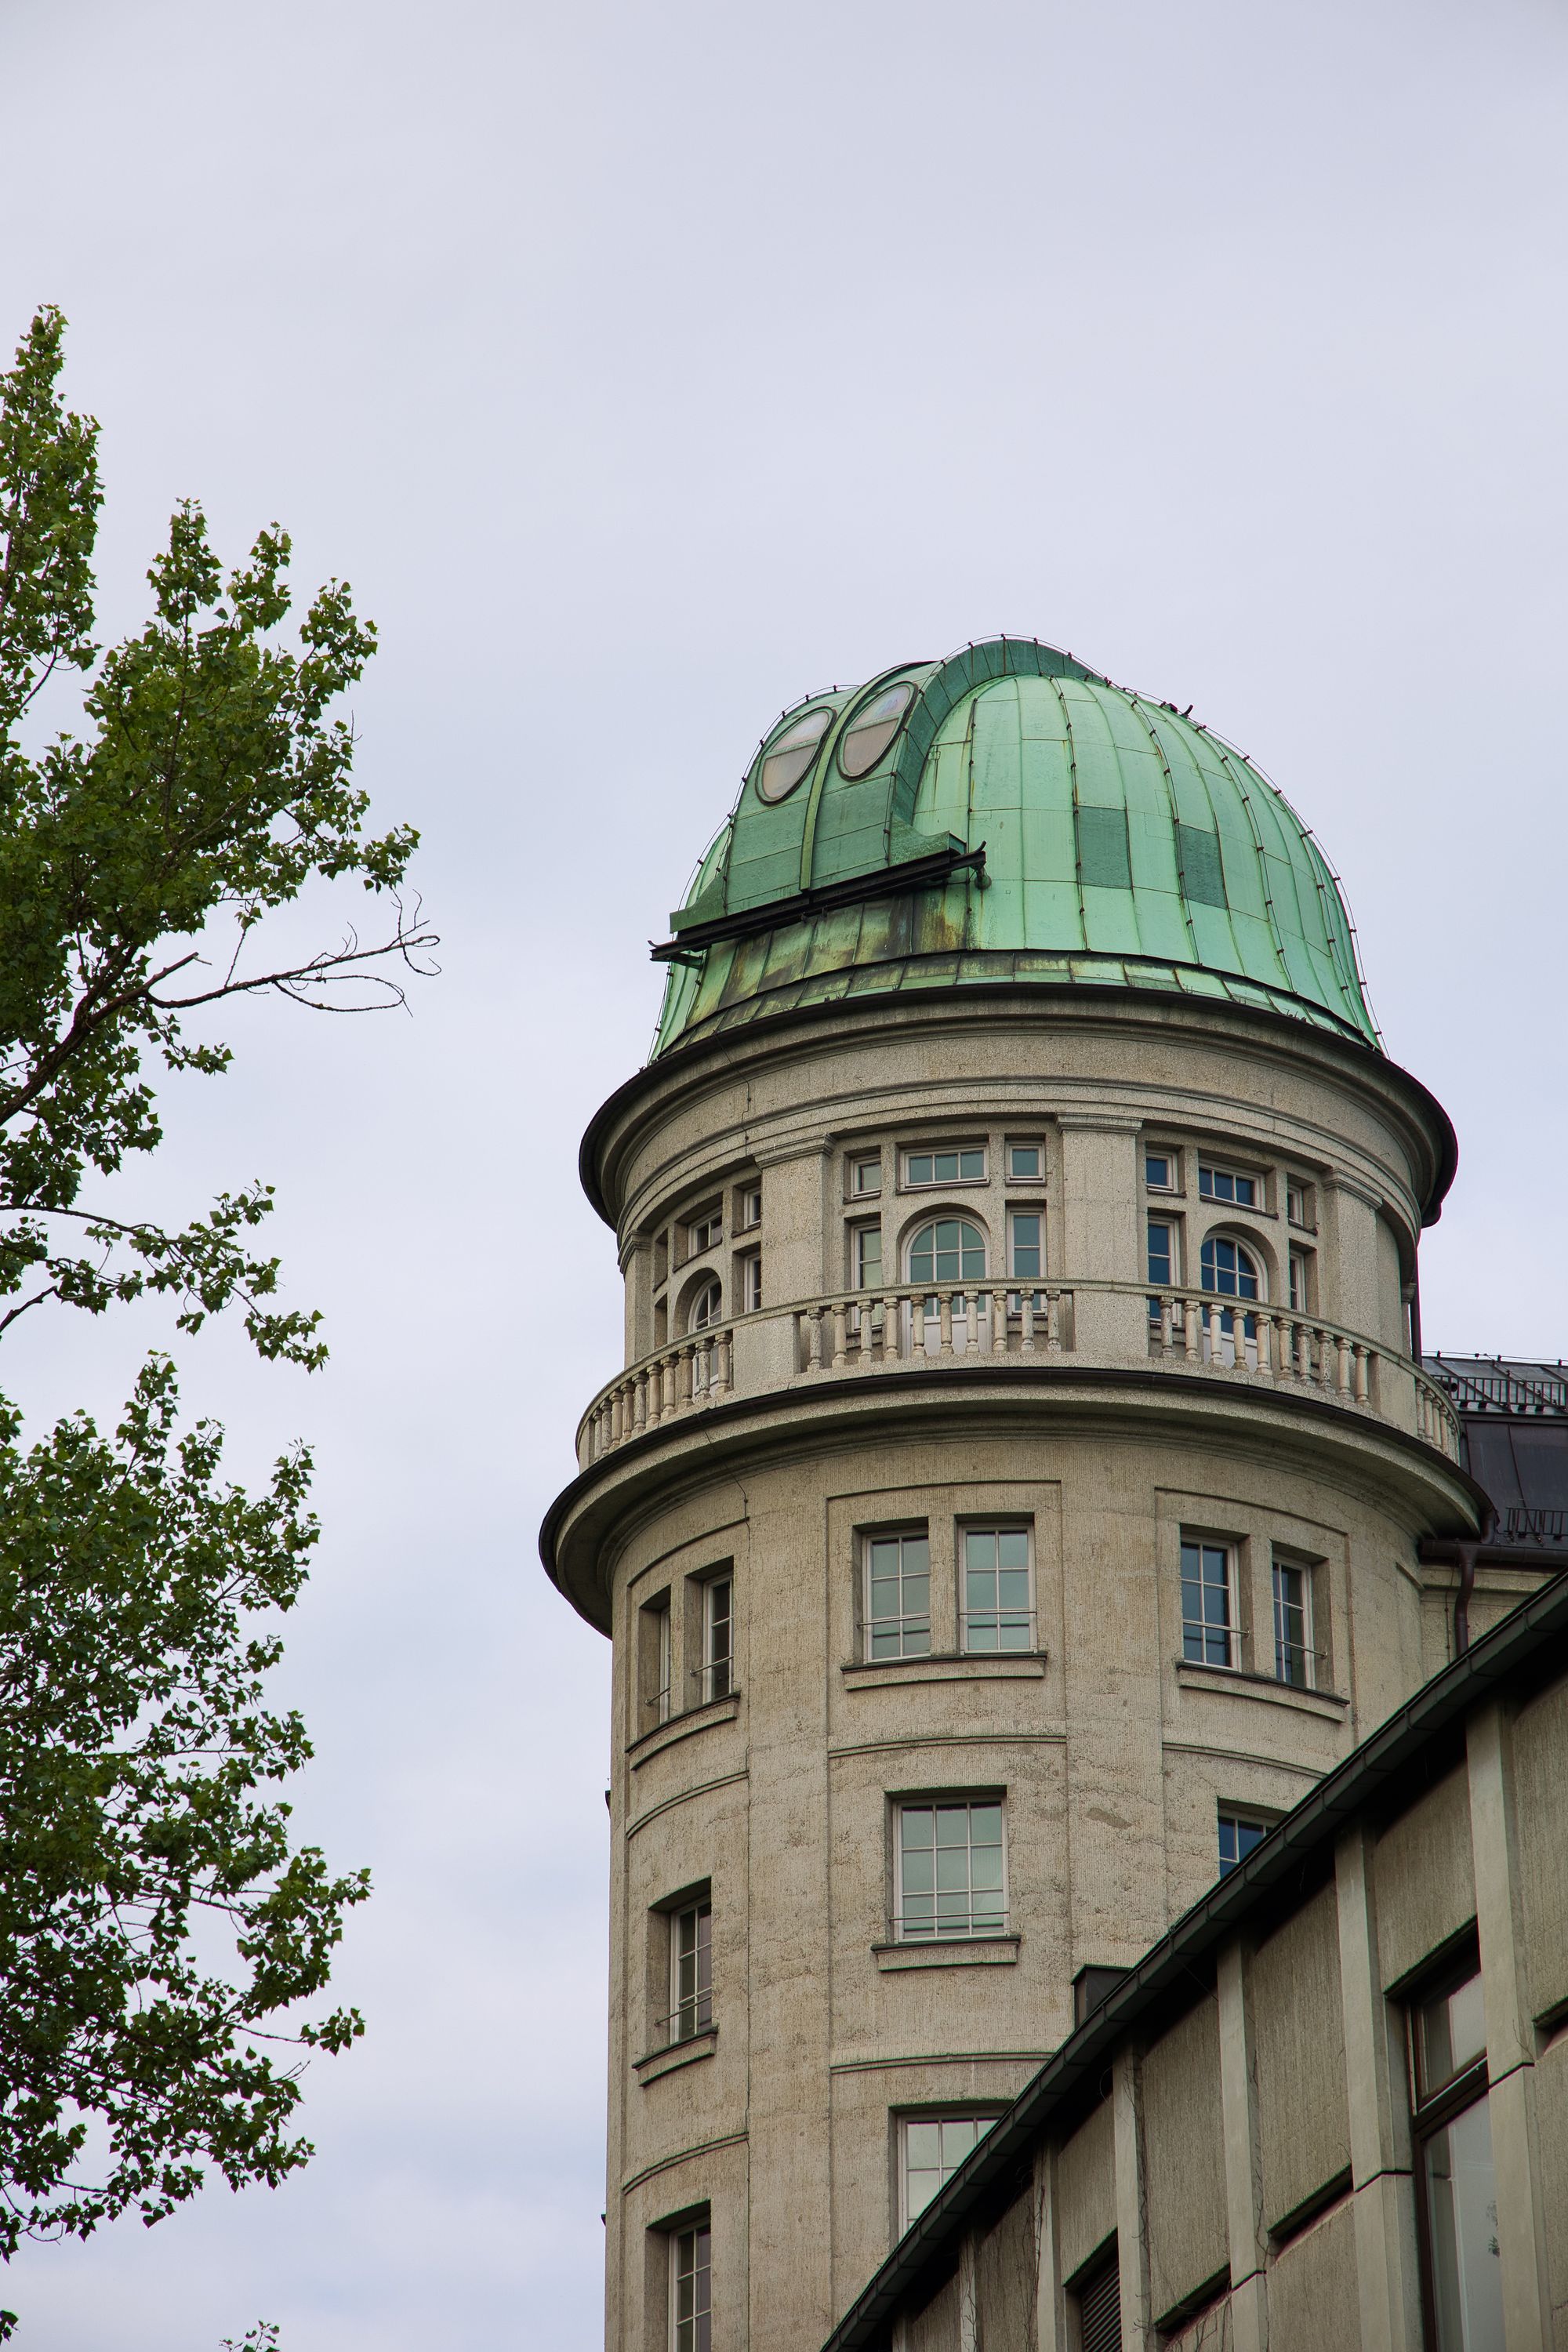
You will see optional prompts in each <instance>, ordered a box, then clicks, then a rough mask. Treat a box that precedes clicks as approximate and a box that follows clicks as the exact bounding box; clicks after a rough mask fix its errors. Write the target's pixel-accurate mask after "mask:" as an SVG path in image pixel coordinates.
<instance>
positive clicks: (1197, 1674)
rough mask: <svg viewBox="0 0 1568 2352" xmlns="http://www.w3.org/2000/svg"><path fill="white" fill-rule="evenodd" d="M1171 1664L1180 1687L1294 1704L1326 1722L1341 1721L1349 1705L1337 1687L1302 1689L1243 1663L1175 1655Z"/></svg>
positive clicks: (1273, 1702)
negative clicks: (1216, 1662) (1219, 1662)
mask: <svg viewBox="0 0 1568 2352" xmlns="http://www.w3.org/2000/svg"><path fill="white" fill-rule="evenodd" d="M1175 1668H1176V1680H1177V1682H1178V1683H1179V1684H1180V1685H1181V1686H1182V1688H1183V1689H1184V1690H1204V1691H1215V1692H1219V1693H1223V1694H1224V1696H1226V1697H1227V1698H1258V1699H1261V1700H1262V1701H1263V1703H1264V1705H1265V1706H1289V1707H1294V1708H1295V1709H1296V1710H1297V1712H1298V1713H1300V1714H1301V1715H1316V1716H1321V1717H1322V1718H1323V1720H1324V1721H1325V1722H1327V1723H1342V1722H1343V1721H1344V1718H1345V1715H1346V1711H1347V1710H1348V1708H1349V1706H1350V1701H1349V1699H1348V1698H1343V1697H1342V1696H1341V1695H1340V1693H1339V1692H1338V1691H1324V1690H1303V1689H1302V1688H1301V1687H1300V1685H1299V1684H1297V1683H1282V1682H1277V1681H1276V1680H1275V1678H1274V1676H1273V1675H1255V1674H1251V1673H1249V1672H1248V1671H1247V1668H1246V1667H1244V1666H1205V1665H1200V1664H1198V1663H1197V1662H1196V1660H1195V1659H1193V1658H1178V1659H1176V1661H1175Z"/></svg>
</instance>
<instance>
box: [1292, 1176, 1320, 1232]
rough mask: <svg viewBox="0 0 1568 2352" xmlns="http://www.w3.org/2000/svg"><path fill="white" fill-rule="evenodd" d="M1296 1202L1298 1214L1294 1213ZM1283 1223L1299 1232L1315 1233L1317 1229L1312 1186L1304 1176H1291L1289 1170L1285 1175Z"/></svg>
mask: <svg viewBox="0 0 1568 2352" xmlns="http://www.w3.org/2000/svg"><path fill="white" fill-rule="evenodd" d="M1298 1202H1300V1210H1301V1213H1300V1216H1298V1215H1297V1213H1296V1206H1297V1203H1298ZM1285 1223H1287V1224H1288V1225H1290V1226H1293V1227H1294V1229H1295V1231H1296V1232H1297V1233H1299V1234H1315V1233H1316V1232H1317V1230H1318V1223H1317V1219H1316V1217H1315V1216H1314V1214H1313V1201H1312V1187H1311V1186H1310V1184H1309V1183H1308V1182H1307V1181H1305V1179H1304V1178H1301V1177H1298V1176H1292V1175H1291V1174H1290V1173H1289V1170H1287V1171H1286V1175H1285Z"/></svg>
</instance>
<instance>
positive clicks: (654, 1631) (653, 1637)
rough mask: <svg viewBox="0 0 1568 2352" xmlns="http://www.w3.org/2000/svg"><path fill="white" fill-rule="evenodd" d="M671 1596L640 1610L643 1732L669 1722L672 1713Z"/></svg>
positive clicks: (639, 1685) (639, 1689)
mask: <svg viewBox="0 0 1568 2352" xmlns="http://www.w3.org/2000/svg"><path fill="white" fill-rule="evenodd" d="M670 1657H671V1643H670V1638H669V1595H668V1592H661V1593H660V1594H659V1595H658V1599H657V1600H655V1601H645V1603H644V1604H643V1606H642V1608H640V1609H639V1610H638V1611H637V1700H638V1713H639V1718H640V1719H639V1721H638V1724H637V1729H638V1730H639V1731H651V1730H652V1729H653V1728H654V1727H655V1725H657V1724H660V1723H668V1720H669V1713H670V1688H669V1670H670Z"/></svg>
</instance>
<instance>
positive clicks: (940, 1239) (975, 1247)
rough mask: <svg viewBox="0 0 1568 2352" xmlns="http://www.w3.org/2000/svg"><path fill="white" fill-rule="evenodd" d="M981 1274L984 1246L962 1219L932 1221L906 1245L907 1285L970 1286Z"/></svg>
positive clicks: (981, 1239)
mask: <svg viewBox="0 0 1568 2352" xmlns="http://www.w3.org/2000/svg"><path fill="white" fill-rule="evenodd" d="M984 1272H985V1243H984V1237H983V1235H982V1234H981V1233H980V1231H979V1228H978V1227H977V1226H974V1225H972V1224H971V1223H969V1221H968V1219H967V1218H964V1217H935V1218H933V1219H932V1220H931V1223H930V1224H927V1225H922V1226H921V1229H920V1231H919V1232H918V1233H917V1234H915V1236H914V1238H913V1240H912V1241H911V1242H910V1281H911V1282H973V1281H976V1280H978V1279H979V1278H980V1277H981V1276H983V1275H984Z"/></svg>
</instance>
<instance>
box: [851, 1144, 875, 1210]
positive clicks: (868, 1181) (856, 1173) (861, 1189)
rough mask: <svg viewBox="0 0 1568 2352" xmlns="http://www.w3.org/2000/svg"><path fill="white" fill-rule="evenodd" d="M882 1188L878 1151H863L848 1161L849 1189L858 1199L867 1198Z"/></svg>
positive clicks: (863, 1199) (864, 1199)
mask: <svg viewBox="0 0 1568 2352" xmlns="http://www.w3.org/2000/svg"><path fill="white" fill-rule="evenodd" d="M881 1189H882V1155H881V1153H880V1152H879V1151H868V1152H863V1153H862V1154H861V1155H860V1157H859V1158H858V1160H851V1161H850V1162H849V1190H850V1192H851V1194H852V1195H853V1197H854V1198H855V1199H856V1200H858V1201H866V1200H869V1199H870V1197H871V1196H872V1194H873V1193H876V1192H880V1191H881Z"/></svg>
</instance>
